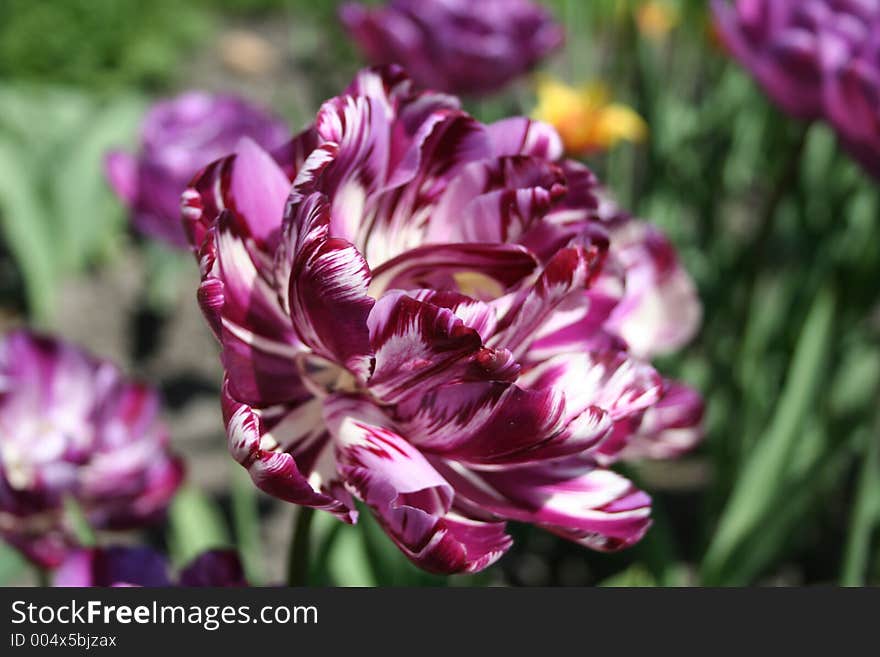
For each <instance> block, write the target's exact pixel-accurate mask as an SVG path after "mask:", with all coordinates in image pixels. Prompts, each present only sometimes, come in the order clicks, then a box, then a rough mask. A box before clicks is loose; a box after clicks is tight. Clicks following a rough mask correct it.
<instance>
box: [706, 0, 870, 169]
mask: <svg viewBox="0 0 880 657" xmlns="http://www.w3.org/2000/svg"><path fill="white" fill-rule="evenodd" d="M712 7H713V10H714V14H715V22H716V25H717V27H718V32H719V34H720V36H721V39H722V40H723V42H724V44H725V45H726V46H727V47H728V48H729V49H730V51H731V52H732V54H733V55H734V56H735V57H736V58H737V59H738V60H739V61H740V62H741V63H742V64H743V65H744V66H745V67H746V68H748V69H749V71H751V73H752V75H754V76H755V78H756V79H757V80H758V82H759V83H760V84H761V86H762V87H763V88H764V91H765V92H766V93H767V94H768V95H769V96H770V97H771V98H772V99H773V100H774V101H775V102H776V103H777V104H778V105H779V106H780V107H781V108H782V109H783V110H784V111H786V112H787V113H789V114H791V115H792V116H795V117H797V118H802V119H807V120H813V119H826V120H828V121H829V122H831V124H832V125H833V126H834V128H835V129H836V130H837V133H838V135H839V137H840V140H841V143H842V144H843V146H844V147H845V148H847V149H848V150H849V151H850V153H851V154H852V155H853V156H854V157H855V158H856V159H857V160H859V161H860V162H861V163H862V164H863V165H864V166H865V168H866V169H867V170H868V171H869V172H870V173H871V174H872V175H874V176H876V177H880V2H878V0H735V1H734V2H731V1H730V0H712Z"/></svg>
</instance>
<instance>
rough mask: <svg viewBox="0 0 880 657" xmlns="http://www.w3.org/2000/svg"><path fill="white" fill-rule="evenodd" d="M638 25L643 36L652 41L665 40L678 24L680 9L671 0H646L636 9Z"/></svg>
mask: <svg viewBox="0 0 880 657" xmlns="http://www.w3.org/2000/svg"><path fill="white" fill-rule="evenodd" d="M635 16H636V25H637V26H638V28H639V32H640V33H641V35H642V36H644V37H646V38H648V39H651V40H652V41H663V40H665V39H666V36H667V35H668V34H669V33H670V32H671V31H672V30H673V29H674V28H675V26H676V25H678V22H679V15H678V11H677V10H676V9H675V7H673V6H672V5H670V4H669V0H646V2H643V3H642V4H640V5H639V6H638V8H637V9H636V14H635Z"/></svg>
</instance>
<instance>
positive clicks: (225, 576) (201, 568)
mask: <svg viewBox="0 0 880 657" xmlns="http://www.w3.org/2000/svg"><path fill="white" fill-rule="evenodd" d="M180 585H181V586H190V587H197V586H198V587H201V586H226V587H231V586H248V582H247V580H246V579H245V576H244V569H243V568H242V565H241V560H240V559H239V558H238V553H237V552H236V551H235V550H221V549H216V550H208V551H207V552H203V553H202V554H200V555H199V556H197V557H196V558H195V559H193V560H192V561H191V562H190V563H188V564H187V565H186V567H184V569H183V570H182V571H181V572H180Z"/></svg>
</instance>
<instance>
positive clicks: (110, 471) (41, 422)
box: [0, 331, 183, 567]
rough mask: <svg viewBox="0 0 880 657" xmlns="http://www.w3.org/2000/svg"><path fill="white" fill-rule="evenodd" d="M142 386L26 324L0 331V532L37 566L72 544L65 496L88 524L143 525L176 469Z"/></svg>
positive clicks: (173, 484)
mask: <svg viewBox="0 0 880 657" xmlns="http://www.w3.org/2000/svg"><path fill="white" fill-rule="evenodd" d="M158 411H159V404H158V400H157V397H156V394H155V393H154V392H153V391H152V390H150V389H149V388H147V387H145V386H143V385H140V384H137V383H131V382H128V381H126V380H124V378H123V376H122V374H121V372H120V371H119V370H118V369H117V368H116V367H115V366H113V365H111V364H110V363H106V362H101V361H98V360H96V359H94V358H92V357H91V356H89V355H87V354H85V353H83V352H82V351H80V350H79V349H77V348H75V347H73V346H70V345H67V344H64V343H61V342H58V341H55V340H51V339H49V338H43V337H37V336H35V335H33V334H30V333H28V332H26V331H14V332H12V333H9V334H8V335H6V336H5V337H4V338H3V339H2V341H0V427H2V431H0V535H2V536H3V538H4V539H6V540H7V541H8V542H9V543H11V544H12V545H14V546H16V547H17V548H19V549H20V550H21V551H22V552H23V553H24V554H25V556H27V557H28V558H29V559H30V560H31V561H33V562H34V563H36V564H38V565H40V566H43V567H52V566H56V565H57V564H59V563H60V562H61V561H62V560H63V559H64V558H65V555H66V554H67V551H68V550H69V549H70V548H71V546H72V545H74V544H75V540H74V538H73V536H72V532H71V529H70V527H68V524H67V521H66V519H65V514H64V503H65V499H66V498H70V499H72V500H73V501H75V502H76V503H77V504H78V505H79V506H80V508H81V509H82V511H83V513H84V514H85V517H86V518H87V520H88V521H89V522H90V524H91V525H92V526H93V527H96V528H109V529H124V528H130V527H137V526H141V525H144V524H146V523H148V522H150V521H152V520H154V519H155V518H156V517H158V516H160V515H161V514H162V512H163V511H164V509H165V507H166V505H167V503H168V501H169V499H170V498H171V496H172V495H173V494H174V492H175V490H176V489H177V487H178V485H179V484H180V481H181V479H182V477H183V465H182V463H181V461H180V460H179V459H177V458H176V457H174V456H173V455H172V454H170V453H169V451H168V436H167V433H166V430H165V428H164V427H163V426H162V424H160V423H159V421H158Z"/></svg>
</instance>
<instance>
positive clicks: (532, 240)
mask: <svg viewBox="0 0 880 657" xmlns="http://www.w3.org/2000/svg"><path fill="white" fill-rule="evenodd" d="M600 193H601V189H600V188H599V186H598V182H597V180H596V178H595V177H594V176H593V174H592V173H590V171H589V170H588V169H587V168H586V167H584V166H583V165H581V164H579V163H576V162H572V161H566V160H563V159H562V145H561V142H560V139H559V136H558V135H557V134H556V132H555V131H554V130H553V129H552V128H551V127H550V126H548V125H546V124H543V123H539V122H536V121H532V120H529V119H526V118H520V117H517V118H511V119H506V120H503V121H499V122H497V123H493V124H490V125H484V124H482V123H480V122H478V121H476V120H475V119H474V118H473V117H471V116H469V115H468V114H466V113H465V112H463V111H462V110H461V109H460V108H459V106H458V102H457V101H456V100H455V99H454V98H452V97H450V96H447V95H443V94H438V93H434V92H417V91H415V90H414V88H413V85H412V83H411V82H410V80H409V79H408V78H407V77H406V76H405V75H404V74H403V73H402V71H401V70H400V69H398V68H396V67H392V68H388V69H383V70H380V71H376V70H366V71H363V72H361V73H360V74H359V75H358V76H357V78H356V79H355V81H354V82H353V83H352V85H351V86H350V87H349V88H348V90H347V91H346V92H345V93H344V94H343V95H342V96H339V97H337V98H333V99H331V100H329V101H327V102H326V103H324V105H323V106H322V108H321V109H320V111H319V113H318V116H317V118H316V121H315V123H314V125H313V126H311V127H309V128H307V129H306V130H305V131H304V132H303V133H302V134H300V135H299V136H297V137H296V138H295V139H294V140H293V141H292V142H291V143H290V144H288V145H287V146H286V147H284V148H281V149H279V150H277V151H275V152H274V153H271V154H270V153H267V152H266V151H264V150H262V149H261V148H259V147H258V146H257V145H256V144H254V143H252V142H245V143H242V144H241V146H240V147H239V148H238V150H237V152H236V153H235V154H234V155H231V156H229V157H227V158H224V159H222V160H219V161H217V162H215V163H213V164H211V165H210V166H209V167H207V168H206V169H205V170H204V171H203V172H201V174H199V175H198V176H197V177H196V178H195V179H194V181H193V186H192V188H191V189H189V190H187V192H186V193H185V195H184V221H185V224H186V226H187V231H188V234H189V235H191V237H192V239H193V244H194V246H195V247H197V248H198V252H199V256H200V264H201V272H202V284H201V287H200V289H199V300H200V303H201V306H202V310H203V312H204V314H205V316H206V318H207V319H208V321H209V323H210V325H211V327H212V328H213V330H214V332H215V334H216V336H217V338H218V339H219V340H220V342H221V345H222V360H223V364H224V366H225V369H226V380H225V384H224V387H223V411H224V417H225V421H226V426H227V435H228V439H229V448H230V451H231V453H232V455H233V456H234V457H235V459H236V460H237V461H238V462H239V463H241V464H242V465H243V466H244V467H246V468H247V469H248V471H249V472H250V474H251V477H252V479H253V481H254V482H255V484H256V485H257V486H258V487H259V488H261V489H262V490H264V491H265V492H267V493H269V494H270V495H274V496H275V497H278V498H280V499H283V500H287V501H289V502H293V503H296V504H303V505H306V506H310V507H314V508H318V509H324V510H327V511H329V512H331V513H333V514H335V515H336V516H337V517H338V518H340V519H341V520H343V521H346V522H355V520H356V517H357V512H356V509H355V503H354V498H357V499H359V500H361V501H363V502H364V503H365V504H366V505H367V506H368V507H369V508H370V509H371V511H372V512H373V513H374V514H375V516H376V517H377V519H378V520H379V522H380V523H381V524H382V526H383V527H384V528H385V530H386V531H387V533H388V534H389V536H390V537H391V538H392V540H393V541H394V542H395V543H396V544H397V545H398V547H399V548H400V549H401V550H402V551H403V552H404V554H406V555H407V556H408V557H409V558H410V559H411V560H412V561H414V562H415V563H416V564H418V565H420V566H421V567H423V568H425V569H427V570H430V571H435V572H441V573H454V572H473V571H477V570H480V569H482V568H485V567H486V566H488V565H489V564H490V563H492V562H493V561H495V560H496V559H497V558H498V557H499V556H500V555H501V554H502V553H503V552H504V551H505V550H507V548H508V547H509V546H510V542H511V539H510V537H509V536H507V534H506V533H505V522H504V521H505V520H507V519H512V520H519V521H523V522H531V523H534V524H537V525H540V526H542V527H545V528H546V529H548V530H550V531H553V532H555V533H557V534H560V535H562V536H565V537H567V538H570V539H572V540H575V541H578V542H580V543H582V544H584V545H587V546H589V547H592V548H595V549H600V550H612V549H617V548H621V547H625V546H628V545H631V544H632V543H634V542H636V541H638V540H639V539H640V538H641V536H642V535H643V534H644V532H645V531H646V530H647V528H648V525H649V523H650V518H649V514H650V498H649V497H648V496H647V495H646V494H644V493H642V492H641V491H639V490H637V489H636V488H635V487H634V486H633V485H632V484H631V483H630V482H629V481H627V480H626V479H624V478H623V477H621V476H620V475H618V474H615V473H614V472H612V471H610V470H608V469H607V468H606V467H604V466H603V465H602V464H603V463H606V462H610V461H611V460H613V459H614V457H615V456H617V454H618V453H619V452H621V451H622V450H624V449H625V448H626V447H627V446H628V444H629V442H630V438H631V437H633V436H635V435H636V434H637V433H638V432H639V430H640V427H641V424H642V419H643V418H644V417H646V416H648V415H647V414H648V413H649V412H650V411H651V409H652V408H653V407H654V406H656V405H657V404H658V403H659V402H660V401H661V400H663V399H664V395H666V394H668V391H669V389H670V388H669V386H668V385H667V384H666V383H665V382H664V381H663V379H662V378H661V377H660V376H659V375H658V374H657V372H655V371H654V369H653V368H651V366H650V365H649V364H648V363H647V362H645V360H643V358H642V357H641V356H640V355H639V354H633V353H631V352H630V351H629V350H628V346H627V340H628V339H632V336H637V337H638V341H639V344H638V348H639V352H640V354H652V353H656V352H657V351H661V350H667V349H668V348H670V346H672V345H673V344H677V343H679V342H680V341H681V339H682V337H681V334H679V333H676V332H675V331H672V330H670V329H669V328H668V327H666V328H662V329H659V328H655V327H652V326H644V327H642V328H641V329H640V330H636V328H632V327H630V323H629V322H628V321H627V318H629V317H638V318H639V320H638V321H640V322H646V323H651V322H654V321H658V322H661V323H662V324H664V325H666V324H669V323H671V322H674V318H675V317H676V316H680V317H682V318H689V317H691V316H692V315H693V312H694V311H693V309H692V308H690V306H691V305H692V304H696V303H697V301H696V299H695V297H694V296H693V295H692V294H688V295H680V294H673V293H667V292H664V291H663V290H664V289H665V288H666V287H668V286H671V287H673V288H675V287H681V284H680V283H679V282H676V281H677V279H678V278H680V277H681V276H685V274H684V273H683V271H680V268H679V267H678V265H677V260H675V258H674V257H673V256H672V255H671V254H670V253H669V245H668V243H667V242H665V241H663V240H660V239H659V237H657V236H656V235H655V233H654V232H653V229H651V230H647V229H644V228H637V229H634V232H635V233H636V235H635V237H633V236H630V235H627V236H626V237H625V238H621V239H620V240H619V243H618V240H617V239H616V238H615V234H618V235H623V233H622V232H621V229H620V226H618V225H617V224H616V223H614V222H613V221H611V220H610V219H609V218H605V217H602V216H600V214H601V213H600V205H599V200H600V199H599V195H600ZM621 221H623V220H621ZM638 226H641V224H639V225H638ZM609 240H610V245H609ZM655 243H657V244H659V247H657V248H655V246H657V244H655ZM655 251H656V252H657V253H655ZM658 253H659V256H658ZM641 259H648V260H650V261H651V262H650V264H648V265H646V266H643V263H641V262H640V260H641ZM670 272H673V273H672V274H670ZM670 281H672V282H670ZM688 290H689V291H690V292H692V291H693V287H692V285H691V286H690V287H688ZM630 295H634V297H635V298H633V299H630ZM622 300H627V303H628V304H629V307H628V308H627V309H625V312H622V313H621V314H620V315H615V311H616V309H617V308H618V306H620V304H621V303H622ZM642 304H647V307H648V309H649V310H644V309H641V310H640V309H639V308H640V305H642ZM664 304H681V306H682V307H681V308H678V309H677V310H676V309H674V308H671V307H670V308H663V309H662V312H655V311H654V310H653V309H654V308H655V307H656V306H657V305H661V306H662V305H664ZM676 313H680V314H679V315H676ZM687 321H688V325H689V327H690V326H691V325H692V321H691V320H690V319H687ZM621 327H627V328H626V329H621ZM690 331H691V329H690V328H688V332H690ZM648 417H650V416H648ZM694 419H695V421H699V417H696V416H694ZM611 447H613V449H611Z"/></svg>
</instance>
